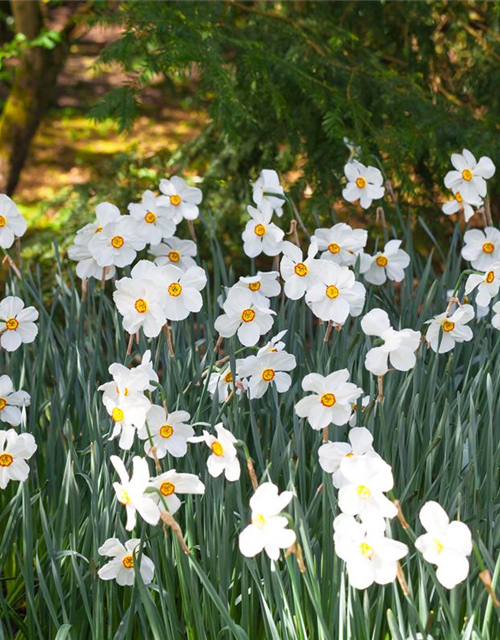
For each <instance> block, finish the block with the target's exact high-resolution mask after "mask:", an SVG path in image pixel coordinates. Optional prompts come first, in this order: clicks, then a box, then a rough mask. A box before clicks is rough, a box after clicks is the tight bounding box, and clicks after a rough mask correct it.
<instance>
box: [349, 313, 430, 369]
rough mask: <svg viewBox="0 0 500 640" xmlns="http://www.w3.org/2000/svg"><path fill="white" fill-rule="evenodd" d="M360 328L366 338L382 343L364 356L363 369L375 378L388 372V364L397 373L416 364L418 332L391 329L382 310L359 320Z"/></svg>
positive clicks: (418, 343)
mask: <svg viewBox="0 0 500 640" xmlns="http://www.w3.org/2000/svg"><path fill="white" fill-rule="evenodd" d="M361 328H362V329H363V331H364V333H365V334H366V335H367V336H377V337H378V338H381V339H382V340H383V341H384V344H383V345H381V346H379V347H374V348H373V349H370V351H368V353H367V354H366V359H365V367H366V368H367V369H368V371H370V372H371V373H373V374H374V375H376V376H383V375H385V374H386V373H387V372H388V371H389V362H390V364H391V366H392V367H394V368H395V369H397V370H398V371H409V370H410V369H413V367H414V366H415V364H416V361H417V359H416V357H415V351H416V350H417V349H418V347H419V345H420V338H421V333H420V331H413V330H412V329H402V330H401V331H396V330H395V329H393V328H392V327H391V323H390V320H389V316H388V315H387V312H386V311H383V310H382V309H372V310H371V311H370V312H369V313H367V314H366V315H365V316H364V317H363V318H362V320H361Z"/></svg>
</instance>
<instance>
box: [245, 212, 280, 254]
mask: <svg viewBox="0 0 500 640" xmlns="http://www.w3.org/2000/svg"><path fill="white" fill-rule="evenodd" d="M247 210H248V213H249V214H250V216H251V218H252V219H251V220H249V221H248V222H247V224H246V226H245V230H244V231H243V234H242V236H241V237H242V239H243V250H244V252H245V253H246V255H247V256H248V257H249V258H256V257H257V256H260V254H261V253H264V254H265V255H266V256H277V255H278V254H279V253H281V250H282V248H283V238H284V237H285V232H284V231H283V230H282V229H280V228H279V227H277V226H276V225H275V224H274V222H271V218H272V215H273V209H272V207H271V205H270V204H269V203H267V202H263V203H262V204H261V206H260V207H259V208H258V209H256V208H255V207H251V206H248V207H247Z"/></svg>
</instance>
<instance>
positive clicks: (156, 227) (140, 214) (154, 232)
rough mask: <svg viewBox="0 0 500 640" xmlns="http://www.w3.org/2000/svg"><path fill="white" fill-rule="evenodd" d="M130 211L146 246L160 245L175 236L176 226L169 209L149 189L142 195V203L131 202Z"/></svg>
mask: <svg viewBox="0 0 500 640" xmlns="http://www.w3.org/2000/svg"><path fill="white" fill-rule="evenodd" d="M128 210H129V213H130V215H131V216H132V218H134V219H135V220H136V221H137V231H138V233H139V234H140V235H141V236H142V238H143V239H144V241H145V242H146V244H158V243H160V242H161V241H162V238H169V237H170V236H173V235H174V233H175V229H176V226H177V225H176V224H175V222H174V220H173V218H172V217H170V212H169V209H168V208H167V207H165V206H162V205H161V204H160V198H157V197H156V196H155V194H154V193H153V192H152V191H150V190H149V189H148V190H147V191H145V192H144V193H143V194H142V199H141V203H140V204H138V203H135V202H131V203H130V204H129V205H128Z"/></svg>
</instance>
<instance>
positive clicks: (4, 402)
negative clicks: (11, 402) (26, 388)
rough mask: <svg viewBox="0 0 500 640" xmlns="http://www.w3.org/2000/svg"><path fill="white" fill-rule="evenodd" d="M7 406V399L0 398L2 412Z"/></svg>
mask: <svg viewBox="0 0 500 640" xmlns="http://www.w3.org/2000/svg"><path fill="white" fill-rule="evenodd" d="M6 406H7V400H6V399H5V398H0V411H2V410H3V409H5V407H6Z"/></svg>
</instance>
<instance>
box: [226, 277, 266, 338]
mask: <svg viewBox="0 0 500 640" xmlns="http://www.w3.org/2000/svg"><path fill="white" fill-rule="evenodd" d="M264 303H266V304H267V305H269V302H268V301H266V298H264V296H260V298H257V297H256V296H255V294H254V293H252V292H251V291H249V290H248V289H243V288H241V287H233V288H232V289H231V291H230V292H229V294H228V296H227V299H226V301H225V302H224V304H223V306H222V308H223V311H224V313H223V314H222V315H220V316H219V317H218V318H216V320H215V323H214V327H215V330H216V331H218V333H219V335H221V336H222V337H223V338H230V337H231V336H234V335H235V334H237V335H238V340H239V341H240V342H241V344H243V345H245V346H246V347H253V346H254V345H255V344H257V342H258V341H259V338H260V336H262V335H264V334H265V333H267V332H268V331H269V330H270V329H271V327H272V326H273V315H275V313H274V311H272V310H271V309H269V308H267V307H264V306H262V305H263V304H264Z"/></svg>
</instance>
